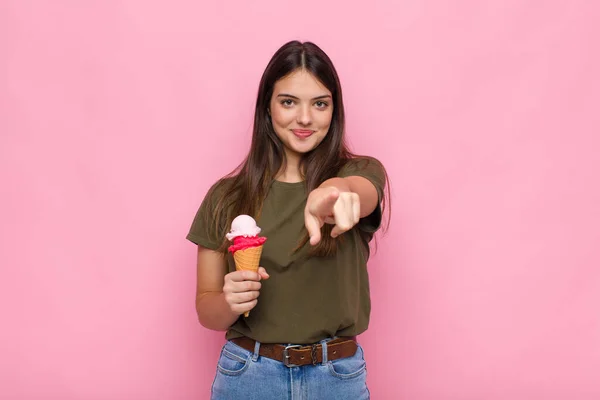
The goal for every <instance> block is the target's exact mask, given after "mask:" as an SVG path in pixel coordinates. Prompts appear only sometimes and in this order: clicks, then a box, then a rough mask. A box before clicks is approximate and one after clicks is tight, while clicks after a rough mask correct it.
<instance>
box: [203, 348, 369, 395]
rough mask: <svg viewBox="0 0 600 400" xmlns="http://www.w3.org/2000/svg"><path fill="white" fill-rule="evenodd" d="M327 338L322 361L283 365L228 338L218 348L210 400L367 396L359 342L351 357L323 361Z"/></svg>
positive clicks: (365, 374) (363, 364)
mask: <svg viewBox="0 0 600 400" xmlns="http://www.w3.org/2000/svg"><path fill="white" fill-rule="evenodd" d="M328 341H329V339H326V340H323V341H321V344H324V345H323V362H322V363H320V364H317V365H303V366H300V367H286V366H285V365H284V364H283V363H282V362H280V361H276V360H272V359H270V358H267V357H262V356H259V355H258V349H259V347H258V346H260V344H259V343H257V346H256V348H255V351H254V352H250V351H248V350H246V349H243V348H241V347H239V346H238V345H236V344H234V343H232V342H230V341H228V342H227V343H226V344H225V345H224V346H223V349H222V350H221V356H220V357H219V362H218V364H217V374H216V376H215V380H214V382H213V386H212V391H211V392H212V394H211V399H212V400H236V399H244V400H254V399H256V400H271V399H273V400H286V399H289V400H336V399H351V400H364V399H367V400H368V399H369V398H370V397H369V390H368V389H367V382H366V378H367V370H366V364H365V359H364V355H363V349H362V347H361V346H360V345H359V346H358V350H357V351H356V353H355V354H354V355H353V356H352V357H347V358H340V359H337V360H334V361H328V360H327V346H326V343H327V342H328Z"/></svg>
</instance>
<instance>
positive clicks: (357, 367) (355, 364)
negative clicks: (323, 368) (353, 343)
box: [327, 346, 367, 379]
mask: <svg viewBox="0 0 600 400" xmlns="http://www.w3.org/2000/svg"><path fill="white" fill-rule="evenodd" d="M327 366H328V367H329V372H330V373H331V375H333V376H335V377H336V378H340V379H350V378H354V377H357V376H359V375H361V374H362V373H364V372H365V371H366V368H367V363H366V362H365V358H364V356H363V351H362V347H360V346H358V348H357V349H356V353H354V355H353V356H351V357H346V358H339V359H337V360H334V361H328V362H327Z"/></svg>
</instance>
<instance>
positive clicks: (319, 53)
mask: <svg viewBox="0 0 600 400" xmlns="http://www.w3.org/2000/svg"><path fill="white" fill-rule="evenodd" d="M298 69H304V70H306V71H308V72H310V73H311V74H312V75H313V76H315V77H316V78H317V79H318V80H319V81H320V82H321V83H322V84H323V85H324V86H325V87H326V88H327V89H328V90H329V91H330V92H331V94H332V101H333V115H332V118H331V124H330V127H329V131H328V133H327V135H325V138H324V139H323V141H322V142H321V143H320V144H319V145H318V146H317V147H316V148H315V149H314V150H312V151H310V152H308V153H306V154H304V155H303V157H302V159H301V161H300V171H302V173H303V177H304V180H305V184H306V188H307V193H310V191H311V190H313V189H315V188H317V187H318V186H319V185H320V184H321V183H323V182H324V181H326V180H327V179H329V178H332V177H335V176H336V174H337V173H338V172H339V170H340V169H341V168H342V166H344V164H346V162H347V161H348V160H350V159H352V158H357V157H358V156H356V155H355V154H353V153H351V152H350V151H349V149H348V147H347V145H346V143H345V140H344V128H345V116H344V103H343V100H342V88H341V85H340V81H339V78H338V75H337V72H336V70H335V68H334V66H333V63H332V62H331V60H330V59H329V57H328V56H327V54H325V52H323V50H321V49H320V48H319V47H318V46H317V45H315V44H314V43H311V42H304V43H301V42H299V41H291V42H288V43H286V44H285V45H283V46H282V47H281V48H280V49H279V50H277V52H276V53H275V54H274V55H273V57H272V58H271V61H269V64H268V65H267V68H266V69H265V71H264V73H263V75H262V78H261V80H260V84H259V88H258V97H257V100H256V109H255V111H254V128H253V132H252V143H251V145H250V151H249V152H248V155H247V156H246V158H245V159H244V161H243V162H242V163H241V164H240V165H239V166H238V167H237V168H236V169H235V170H234V171H232V172H231V173H230V174H228V175H227V176H225V177H224V178H223V179H221V180H220V182H218V183H217V184H216V185H215V186H214V187H213V190H215V191H216V192H215V196H216V202H215V209H214V213H213V215H212V217H213V218H214V219H213V221H211V223H213V224H214V225H213V228H214V229H213V231H214V232H219V233H223V234H222V235H220V238H219V240H223V242H222V245H221V247H220V248H219V250H220V251H222V252H223V253H226V252H227V246H228V244H229V243H228V241H227V240H226V239H224V232H226V231H227V228H228V227H229V225H230V224H231V221H232V220H233V218H235V217H236V216H237V215H240V214H247V215H251V216H253V217H254V218H257V217H258V215H259V214H260V211H261V208H262V205H263V201H264V199H265V197H266V195H267V193H268V191H269V188H270V186H271V184H272V183H273V181H274V179H275V176H276V174H277V173H278V172H279V171H280V169H281V166H282V165H286V164H285V163H286V156H285V151H284V145H283V143H282V142H281V140H280V139H279V138H278V137H277V135H276V133H275V130H274V128H273V124H272V122H271V119H270V116H269V113H268V109H269V104H270V101H271V97H272V95H273V88H274V87H275V82H277V81H278V80H279V79H282V78H284V77H285V76H287V75H289V74H290V73H292V72H294V71H296V70H298ZM386 181H387V176H386ZM386 186H387V187H388V194H389V185H386ZM219 189H221V190H219ZM386 197H389V196H385V197H384V204H383V205H382V206H383V207H385V202H386V199H385V198H386ZM388 223H389V221H388ZM332 228H333V226H332V225H329V224H325V225H324V226H323V228H322V229H321V232H322V239H321V241H320V242H319V244H318V245H317V246H316V247H315V248H314V249H313V250H312V254H315V255H319V256H331V255H333V254H335V251H336V248H337V246H336V240H339V238H342V236H340V237H339V238H338V239H334V238H332V237H331V235H330V234H331V229H332ZM307 241H308V234H306V235H305V237H304V238H303V239H302V240H301V241H300V243H299V245H298V247H297V248H296V249H299V248H300V247H302V246H303V245H304V244H306V242H307Z"/></svg>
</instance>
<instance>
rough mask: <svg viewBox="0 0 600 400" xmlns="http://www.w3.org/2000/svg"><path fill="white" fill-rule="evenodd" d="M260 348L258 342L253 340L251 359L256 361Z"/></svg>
mask: <svg viewBox="0 0 600 400" xmlns="http://www.w3.org/2000/svg"><path fill="white" fill-rule="evenodd" d="M259 350H260V342H259V341H258V340H257V341H255V342H254V354H252V361H254V362H256V361H258V351H259Z"/></svg>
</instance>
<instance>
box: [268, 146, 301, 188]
mask: <svg viewBox="0 0 600 400" xmlns="http://www.w3.org/2000/svg"><path fill="white" fill-rule="evenodd" d="M285 158H286V162H287V163H286V164H284V165H282V166H281V169H280V170H279V172H278V173H277V175H276V176H275V180H278V181H280V182H287V183H296V182H301V181H303V180H304V178H303V177H302V174H301V173H300V154H296V153H292V152H288V151H286V154H285Z"/></svg>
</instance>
